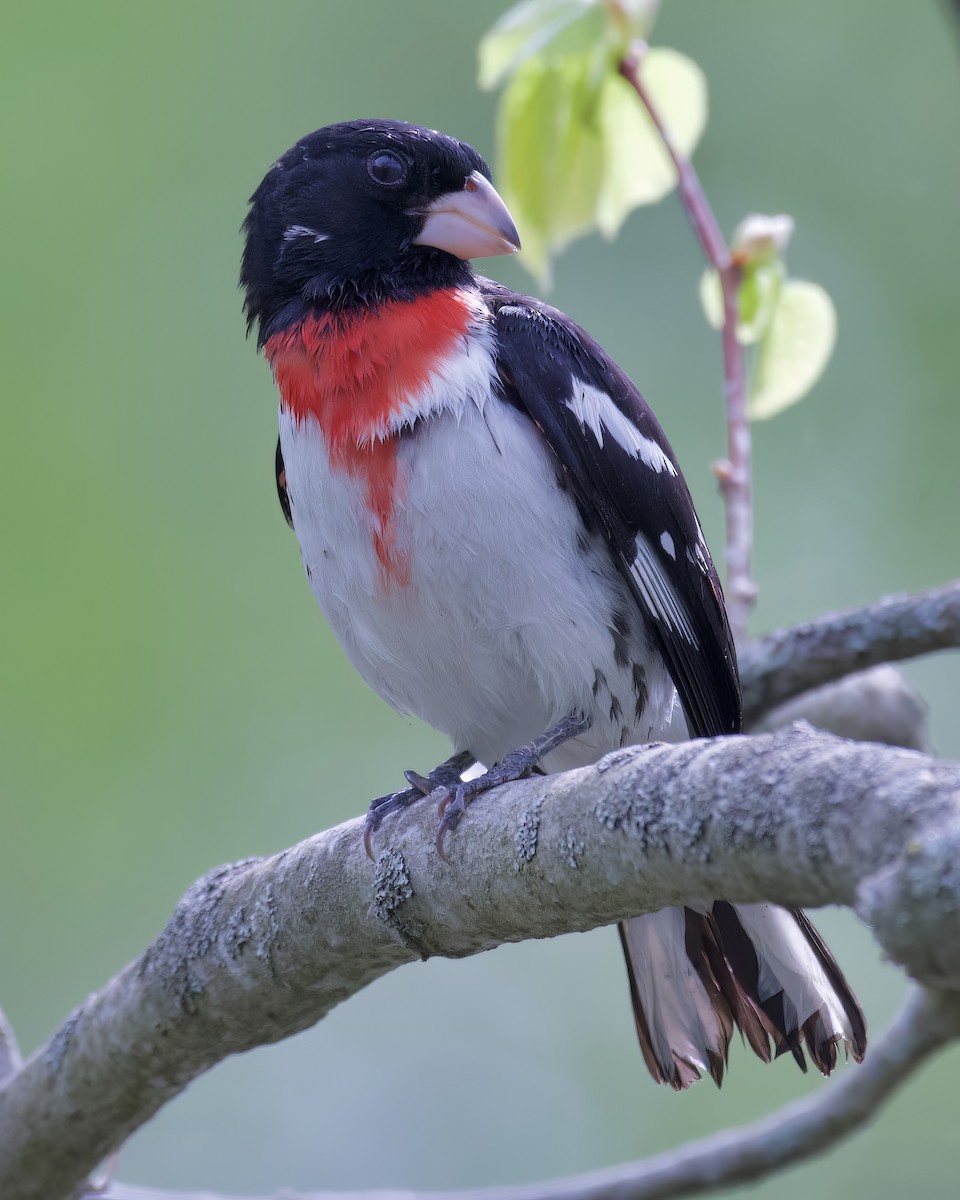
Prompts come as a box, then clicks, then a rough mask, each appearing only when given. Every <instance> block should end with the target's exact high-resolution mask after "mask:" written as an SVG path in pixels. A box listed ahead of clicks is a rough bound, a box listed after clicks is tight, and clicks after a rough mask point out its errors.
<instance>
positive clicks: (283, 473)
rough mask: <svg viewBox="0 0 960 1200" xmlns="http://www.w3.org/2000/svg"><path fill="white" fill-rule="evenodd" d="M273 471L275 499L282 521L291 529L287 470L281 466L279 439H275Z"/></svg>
mask: <svg viewBox="0 0 960 1200" xmlns="http://www.w3.org/2000/svg"><path fill="white" fill-rule="evenodd" d="M273 470H274V474H275V475H276V477H277V498H278V499H279V501H280V507H281V508H282V509H283V519H284V520H285V521H286V523H287V524H288V525H289V526H290V528H291V529H292V528H293V513H292V512H291V511H290V497H289V495H288V494H287V469H286V467H285V466H284V465H283V451H282V450H281V449H280V439H279V438H277V453H276V457H275V458H274V460H273Z"/></svg>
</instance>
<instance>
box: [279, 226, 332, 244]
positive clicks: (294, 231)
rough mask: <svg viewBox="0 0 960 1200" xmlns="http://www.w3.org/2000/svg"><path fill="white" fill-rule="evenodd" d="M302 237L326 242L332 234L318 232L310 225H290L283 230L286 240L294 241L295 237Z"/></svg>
mask: <svg viewBox="0 0 960 1200" xmlns="http://www.w3.org/2000/svg"><path fill="white" fill-rule="evenodd" d="M302 237H308V238H313V240H314V241H315V242H325V241H327V239H328V238H329V237H330V234H329V233H317V231H316V230H315V229H311V228H310V226H309V225H288V226H287V227H286V229H285V230H284V231H283V240H284V241H285V242H292V241H293V240H294V239H295V238H302Z"/></svg>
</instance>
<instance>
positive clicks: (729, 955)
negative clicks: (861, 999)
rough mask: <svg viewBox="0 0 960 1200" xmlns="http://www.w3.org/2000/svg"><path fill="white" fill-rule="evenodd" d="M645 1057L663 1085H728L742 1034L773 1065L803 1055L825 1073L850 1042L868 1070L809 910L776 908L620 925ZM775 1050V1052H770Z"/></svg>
mask: <svg viewBox="0 0 960 1200" xmlns="http://www.w3.org/2000/svg"><path fill="white" fill-rule="evenodd" d="M620 938H621V941H622V942H623V949H624V953H625V955H626V959H627V971H628V974H629V977H630V994H631V997H632V999H633V1012H634V1016H635V1018H636V1022H637V1034H638V1035H639V1038H640V1046H641V1049H642V1050H643V1057H644V1059H645V1061H646V1064H647V1066H648V1068H649V1069H650V1073H651V1074H652V1075H653V1077H654V1079H656V1080H657V1082H658V1083H669V1084H670V1085H671V1086H672V1087H674V1088H676V1089H678V1090H679V1089H681V1088H685V1087H689V1085H690V1084H691V1083H694V1082H695V1081H696V1080H697V1079H700V1078H701V1076H702V1074H703V1073H707V1074H709V1075H711V1076H712V1077H713V1079H714V1080H715V1082H716V1083H717V1084H718V1085H719V1084H720V1082H721V1080H722V1079H723V1072H724V1068H725V1066H726V1062H727V1052H728V1049H729V1044H730V1036H731V1034H732V1032H733V1030H734V1028H735V1027H739V1029H740V1030H741V1032H742V1034H743V1036H744V1038H745V1039H746V1041H747V1042H748V1043H749V1045H750V1046H751V1048H752V1049H753V1050H754V1051H755V1053H756V1054H757V1055H758V1056H759V1057H760V1058H762V1059H763V1060H764V1062H769V1061H770V1059H771V1057H776V1056H779V1055H780V1054H783V1053H784V1052H785V1051H790V1052H791V1053H792V1054H793V1056H794V1058H795V1059H796V1060H797V1063H798V1064H799V1066H800V1068H801V1070H803V1071H806V1069H807V1064H806V1058H805V1056H804V1048H806V1051H807V1053H809V1055H810V1057H811V1058H812V1059H813V1062H814V1064H815V1065H816V1066H817V1067H818V1069H819V1070H820V1071H822V1072H823V1074H824V1075H829V1073H830V1071H831V1070H832V1069H833V1067H834V1066H835V1065H836V1061H837V1047H838V1045H839V1043H840V1042H843V1043H844V1045H845V1047H846V1048H847V1049H848V1051H849V1053H850V1054H852V1055H853V1057H854V1058H855V1059H856V1060H857V1062H859V1061H860V1060H861V1059H862V1058H863V1055H864V1051H865V1050H866V1044H867V1035H866V1026H865V1023H864V1019H863V1013H862V1012H861V1010H860V1006H859V1004H858V1003H857V1000H856V997H855V996H854V995H853V992H851V990H850V987H849V985H848V984H847V981H846V980H845V979H844V977H843V973H842V972H841V970H840V968H839V967H838V966H837V964H836V962H835V961H834V958H833V956H832V955H831V953H830V951H829V950H828V949H827V947H826V946H825V945H824V942H823V940H822V939H821V937H820V935H819V934H818V933H817V931H816V929H814V927H813V925H811V923H810V922H809V920H808V919H807V918H806V916H805V915H804V914H803V913H802V912H801V911H800V909H790V910H787V909H784V908H778V907H776V906H775V905H772V904H738V905H733V904H728V903H726V902H725V901H717V902H716V903H715V904H712V905H704V906H703V907H702V908H699V907H698V908H666V909H663V910H661V911H660V912H656V913H650V914H648V915H647V916H643V917H634V918H633V919H632V920H629V921H624V922H622V923H621V925H620ZM771 1042H772V1050H771Z"/></svg>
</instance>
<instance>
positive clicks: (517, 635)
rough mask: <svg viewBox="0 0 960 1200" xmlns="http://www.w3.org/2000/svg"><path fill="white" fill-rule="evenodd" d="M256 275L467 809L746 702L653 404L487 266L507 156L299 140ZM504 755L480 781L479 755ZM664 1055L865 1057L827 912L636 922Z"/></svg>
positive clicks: (365, 669)
mask: <svg viewBox="0 0 960 1200" xmlns="http://www.w3.org/2000/svg"><path fill="white" fill-rule="evenodd" d="M245 231H246V249H245V251H244V256H243V267H242V274H241V282H242V285H243V287H244V289H245V292H246V312H247V316H248V320H249V324H250V325H251V326H256V328H257V330H258V334H259V344H260V346H261V347H262V349H263V351H264V353H265V354H266V357H267V359H268V361H269V362H270V365H271V367H272V368H273V374H274V377H275V379H276V383H277V387H278V389H279V392H280V439H279V443H278V447H277V458H276V468H277V486H278V489H279V493H280V502H281V505H282V506H283V510H284V514H285V516H286V518H287V520H288V522H289V523H290V524H291V525H292V526H293V528H294V530H295V532H296V535H297V539H298V541H299V543H300V550H301V553H302V556H303V563H304V566H305V568H306V573H307V577H308V579H309V581H310V586H311V588H312V589H313V592H314V595H315V596H316V598H317V601H318V603H319V604H320V607H321V609H322V610H323V612H324V614H325V615H326V617H327V620H328V621H329V622H330V625H331V626H332V628H333V630H334V632H335V634H336V636H337V638H338V639H339V641H340V643H341V645H342V646H343V648H344V650H345V651H346V653H347V655H348V657H349V658H350V660H351V661H352V662H353V664H354V666H355V667H356V668H357V670H358V671H359V672H360V674H361V675H362V676H363V678H364V679H365V680H366V681H367V683H368V684H370V686H371V687H373V688H374V689H375V690H376V691H377V692H379V694H380V695H381V696H382V697H383V698H384V699H385V700H387V701H388V702H389V703H390V704H392V705H393V706H394V707H395V708H397V709H400V710H401V711H404V712H411V713H415V714H416V715H417V716H419V717H421V718H422V719H423V720H425V721H427V722H429V723H430V724H431V725H433V726H434V727H435V728H437V729H439V730H441V731H442V732H444V733H445V734H447V735H448V737H449V738H450V740H451V741H452V743H453V746H454V750H455V751H456V753H455V754H454V756H453V757H452V758H451V759H450V760H449V761H448V763H447V764H443V765H442V766H441V767H440V768H438V769H437V770H436V771H434V772H432V773H431V776H430V777H427V778H424V777H421V776H418V775H415V774H413V773H412V772H410V773H408V781H409V782H410V783H411V784H412V786H411V787H410V788H409V789H407V790H405V791H403V792H398V793H394V794H393V795H392V796H388V797H384V798H383V800H382V801H379V802H375V803H374V805H373V806H372V808H371V812H370V815H369V817H368V836H369V834H370V833H372V832H373V830H375V829H376V827H377V826H378V825H379V823H380V821H381V820H382V818H383V816H384V815H385V814H386V813H387V812H390V811H392V810H394V809H397V808H400V807H402V806H403V805H405V804H407V803H410V802H411V801H412V800H414V799H416V798H417V797H419V796H420V795H421V794H426V793H428V792H430V791H431V789H433V788H434V787H437V786H440V787H443V788H445V791H444V792H443V796H444V804H443V805H442V809H443V810H445V811H443V815H442V818H441V823H440V830H439V833H438V843H439V845H440V848H441V851H442V848H443V847H442V840H443V836H444V834H445V833H447V832H448V831H449V830H451V829H452V828H453V827H454V826H455V825H456V823H457V821H458V820H459V818H460V816H461V815H462V813H463V811H464V809H465V808H466V806H467V804H469V803H470V801H471V800H472V799H473V798H474V797H475V796H476V795H478V794H480V793H481V792H482V791H483V790H485V789H486V788H488V787H490V786H492V785H493V784H495V783H498V782H502V781H504V780H506V779H515V778H517V777H518V776H519V775H520V774H522V773H523V772H524V771H527V770H529V769H530V768H531V767H534V766H537V767H539V768H540V769H542V770H546V771H561V770H564V769H566V768H569V767H575V766H583V765H585V764H587V763H591V762H594V761H595V760H596V759H598V758H599V757H600V756H601V755H602V754H604V753H605V752H607V751H609V750H612V749H614V748H615V747H618V746H625V745H631V744H634V743H640V742H650V741H654V740H661V739H668V740H677V739H681V738H684V737H687V736H694V737H708V736H712V735H716V734H727V733H737V732H739V730H740V728H741V711H740V690H739V681H738V676H737V667H736V657H735V651H734V646H733V642H732V639H731V636H730V630H729V628H728V625H727V619H726V614H725V610H724V605H723V596H722V593H721V590H720V584H719V581H718V579H717V574H716V571H715V570H714V566H713V563H712V561H711V558H710V553H709V551H708V549H707V546H706V544H705V542H704V538H703V533H702V531H701V529H700V525H699V523H698V521H697V517H696V513H695V512H694V508H693V504H692V502H691V499H690V494H689V492H688V490H687V487H686V484H685V482H684V480H683V476H682V475H681V474H680V468H679V466H678V465H677V460H676V458H675V457H674V453H673V450H672V449H671V448H670V445H669V443H668V442H667V439H666V437H665V436H664V434H663V431H662V430H661V428H660V425H659V423H658V422H657V419H656V418H655V417H654V415H653V413H652V412H651V410H650V409H649V408H648V406H647V404H646V403H645V402H644V400H643V398H642V396H641V395H640V393H639V392H638V391H637V389H636V388H635V387H634V385H633V384H632V383H631V381H630V380H629V379H628V378H627V376H626V375H625V374H624V373H623V371H621V370H620V369H619V367H618V366H617V365H616V363H614V362H613V361H612V360H611V359H610V358H609V357H608V356H607V355H606V354H605V353H604V352H603V350H601V348H600V347H599V346H598V345H597V344H596V342H594V341H593V339H592V338H590V337H589V336H588V335H587V334H586V333H585V332H584V331H583V330H582V329H580V328H579V327H578V326H577V325H576V324H574V322H573V321H571V320H570V318H569V317H567V316H564V314H563V313H561V312H558V311H557V310H556V309H553V308H550V307H549V306H548V305H546V304H543V303H541V302H540V301H539V300H534V299H531V298H530V297H529V296H522V295H518V294H517V293H515V292H511V291H509V290H508V289H507V288H504V287H501V286H500V285H498V284H496V283H492V282H491V281H490V280H488V279H484V278H482V277H480V276H477V275H475V274H474V272H473V270H472V269H471V266H470V259H472V258H475V257H480V256H484V255H494V254H507V253H511V252H513V251H515V250H516V249H517V248H518V246H519V241H518V237H517V232H516V229H515V228H514V225H513V221H512V220H511V218H510V214H509V213H508V212H507V209H506V208H505V206H504V204H503V202H502V201H501V199H500V197H499V196H498V195H497V193H496V191H495V190H494V188H493V186H492V184H491V183H490V172H489V169H488V168H487V165H486V163H485V162H484V161H483V159H482V158H481V157H480V155H479V154H477V152H476V151H475V150H473V149H472V148H471V147H470V146H468V145H466V144H464V143H463V142H459V141H456V140H455V139H454V138H450V137H446V136H444V135H443V134H441V133H437V132H436V131H434V130H428V129H421V128H418V127H417V126H414V125H408V124H405V123H402V122H397V121H351V122H348V123H346V124H341V125H332V126H330V127H328V128H326V129H320V130H318V131H317V132H316V133H313V134H310V136H309V137H305V138H303V139H302V140H301V141H299V142H297V144H296V145H295V146H294V147H293V148H292V149H291V150H289V151H287V153H286V154H284V155H283V157H282V158H280V159H278V161H277V162H276V163H275V164H274V165H273V166H272V167H271V168H270V170H269V171H268V173H267V175H266V177H265V179H264V180H263V182H262V183H261V185H260V186H259V187H258V188H257V190H256V192H255V193H254V195H253V197H252V201H251V208H250V213H249V215H248V217H247V220H246V224H245ZM474 762H480V763H485V764H493V765H492V767H491V769H490V770H488V771H487V772H486V773H485V774H484V775H481V776H480V778H479V779H476V780H472V781H470V782H468V783H465V784H464V783H462V781H461V776H462V774H463V773H464V771H465V768H466V767H467V766H468V765H470V764H472V763H474ZM620 933H621V938H622V941H623V948H624V950H625V952H626V956H627V964H628V970H629V978H630V989H631V994H632V998H633V1008H634V1014H635V1017H636V1023H637V1031H638V1033H639V1036H640V1043H641V1046H642V1049H643V1054H644V1057H645V1059H646V1062H647V1065H648V1067H649V1068H650V1071H651V1073H652V1074H653V1076H654V1078H656V1079H657V1080H660V1081H664V1082H668V1083H671V1084H672V1085H673V1086H674V1087H676V1088H682V1087H685V1086H686V1085H687V1084H689V1083H691V1082H692V1081H693V1080H695V1079H698V1078H700V1073H701V1072H703V1071H708V1072H709V1073H710V1074H711V1075H712V1076H713V1077H714V1079H715V1080H716V1081H717V1082H718V1083H719V1082H720V1079H721V1077H722V1074H723V1070H724V1065H725V1062H726V1056H727V1048H728V1043H729V1039H730V1035H731V1032H732V1030H733V1027H734V1025H738V1026H739V1027H740V1028H741V1030H742V1031H743V1033H744V1035H745V1037H746V1039H747V1040H748V1041H749V1043H750V1045H751V1046H752V1047H753V1049H754V1050H755V1051H756V1052H757V1054H759V1055H760V1056H761V1057H762V1058H765V1059H769V1057H770V1042H769V1039H771V1038H772V1040H773V1043H774V1048H775V1051H776V1052H777V1053H780V1052H781V1051H784V1050H790V1051H792V1052H793V1054H794V1056H795V1057H796V1059H797V1061H798V1062H799V1063H800V1065H801V1066H804V1065H805V1061H804V1054H803V1048H802V1047H803V1045H804V1044H805V1045H806V1048H807V1050H808V1052H809V1053H810V1055H811V1057H812V1058H813V1060H814V1062H815V1063H816V1065H817V1066H818V1067H819V1068H820V1069H821V1070H822V1071H824V1072H829V1071H830V1069H831V1068H832V1067H833V1065H834V1063H835V1061H836V1047H837V1043H838V1042H839V1041H841V1040H843V1041H845V1042H846V1043H847V1044H848V1046H849V1047H850V1049H851V1051H852V1053H853V1054H854V1056H855V1057H856V1058H858V1059H859V1058H860V1057H861V1056H862V1054H863V1051H864V1046H865V1040H866V1039H865V1030H864V1022H863V1016H862V1014H861V1011H860V1008H859V1006H858V1005H857V1002H856V1000H855V999H854V997H853V995H852V993H851V991H850V989H849V987H848V986H847V983H846V981H845V980H844V978H843V975H842V973H841V972H840V969H839V968H838V966H837V964H836V963H835V962H834V960H833V957H832V956H831V954H830V952H829V950H827V948H826V947H825V946H824V944H823V942H822V941H821V940H820V938H819V936H818V935H817V933H816V931H815V930H814V929H813V927H812V926H811V924H810V922H809V921H808V920H807V919H806V917H805V916H804V915H803V914H802V913H801V912H799V911H797V910H794V911H787V910H784V909H781V908H776V907H774V906H772V905H763V904H749V905H736V906H734V905H731V904H729V903H725V902H721V901H718V902H711V901H695V900H691V902H690V904H689V906H688V907H686V908H669V909H664V910H663V911H661V912H658V913H654V914H651V915H648V916H642V917H638V918H635V919H633V920H629V921H625V922H623V924H622V925H621V926H620Z"/></svg>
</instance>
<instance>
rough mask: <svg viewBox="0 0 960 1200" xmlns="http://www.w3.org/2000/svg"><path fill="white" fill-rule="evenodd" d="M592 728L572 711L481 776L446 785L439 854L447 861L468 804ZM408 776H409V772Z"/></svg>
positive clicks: (440, 807) (441, 801) (440, 809)
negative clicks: (448, 840) (451, 840)
mask: <svg viewBox="0 0 960 1200" xmlns="http://www.w3.org/2000/svg"><path fill="white" fill-rule="evenodd" d="M589 728H590V722H589V720H588V719H587V717H586V716H585V715H584V714H582V713H571V714H570V715H569V716H566V717H563V718H562V720H560V721H558V722H557V723H556V725H554V726H552V727H551V728H550V729H548V730H547V732H546V733H543V734H541V735H540V737H537V738H534V739H533V741H532V742H527V744H526V745H525V746H521V747H520V749H519V750H513V751H512V752H511V753H510V754H508V755H506V756H505V757H504V758H502V759H501V760H500V761H499V762H498V763H497V764H496V766H493V767H491V768H490V770H489V771H485V772H484V773H483V774H482V775H478V776H477V778H476V779H469V780H467V781H466V782H465V783H457V784H455V785H453V786H451V785H450V784H446V785H444V786H443V788H442V794H441V795H440V796H439V803H438V805H437V816H439V818H440V823H439V825H438V826H437V853H438V854H439V855H440V857H441V858H442V859H444V860H445V861H446V858H447V854H446V849H445V845H444V843H445V841H446V837H447V834H448V833H452V832H453V831H454V830H455V829H456V827H457V826H458V825H459V824H460V821H461V819H462V818H463V814H464V813H465V812H466V811H467V808H468V806H469V805H471V804H472V803H473V802H474V800H476V799H477V797H478V796H482V795H483V794H484V793H485V792H488V791H490V790H491V788H495V787H499V786H500V785H501V784H502V783H513V782H514V781H515V780H517V779H522V778H523V777H524V776H525V775H529V774H530V772H531V771H532V770H533V769H534V767H536V766H537V765H538V763H539V762H540V760H541V759H542V758H545V757H546V756H547V755H548V754H549V753H550V751H551V750H555V749H556V748H557V746H560V745H562V744H563V742H566V741H568V740H569V739H570V738H572V737H576V736H577V734H579V733H583V732H584V731H585V730H587V729H589ZM407 778H408V779H409V775H408V776H407Z"/></svg>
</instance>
